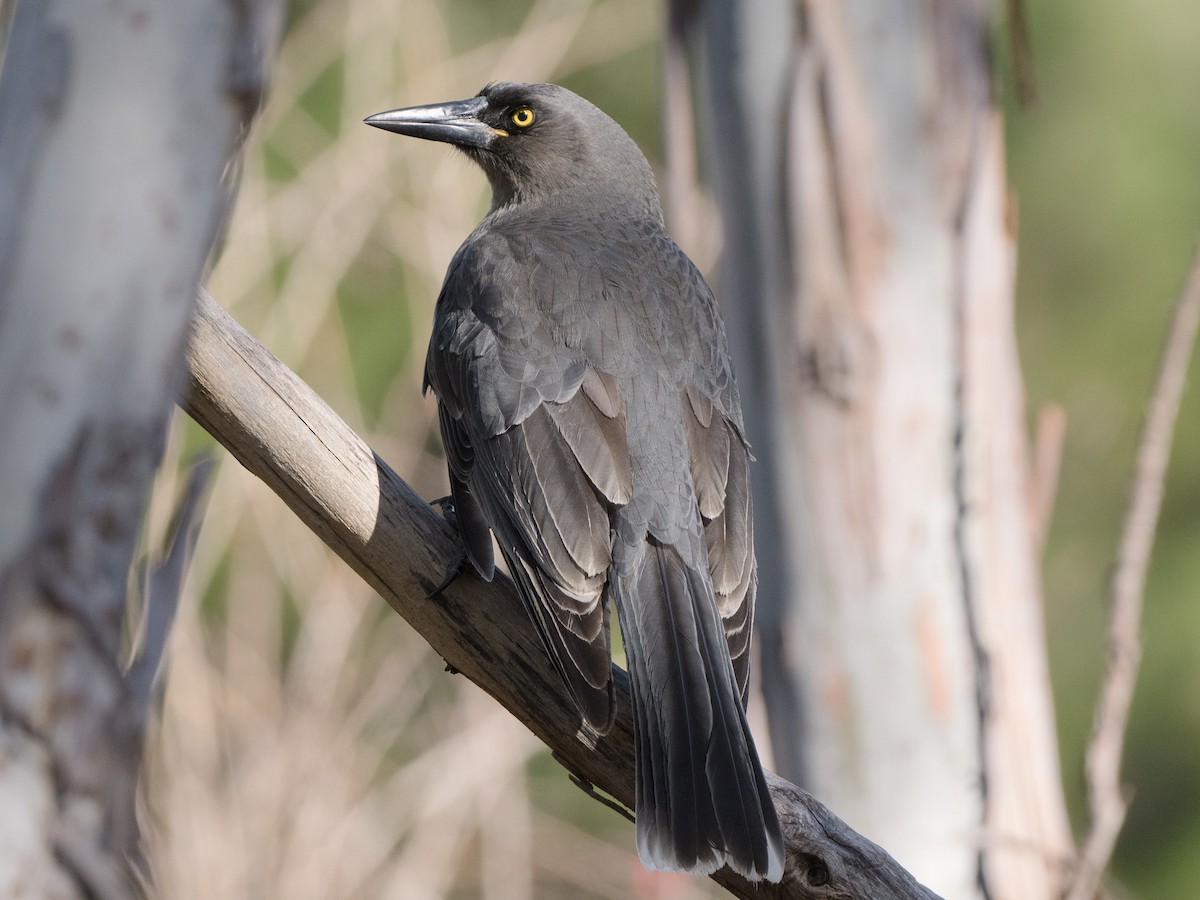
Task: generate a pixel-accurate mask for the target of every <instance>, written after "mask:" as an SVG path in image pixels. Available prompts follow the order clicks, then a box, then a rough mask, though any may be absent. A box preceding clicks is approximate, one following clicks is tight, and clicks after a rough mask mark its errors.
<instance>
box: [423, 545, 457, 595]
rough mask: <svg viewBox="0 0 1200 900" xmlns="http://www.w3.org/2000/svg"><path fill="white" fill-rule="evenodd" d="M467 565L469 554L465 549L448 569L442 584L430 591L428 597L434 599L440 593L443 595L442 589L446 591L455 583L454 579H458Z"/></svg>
mask: <svg viewBox="0 0 1200 900" xmlns="http://www.w3.org/2000/svg"><path fill="white" fill-rule="evenodd" d="M466 567H467V554H466V551H465V550H464V551H463V552H462V553H460V554H459V556H458V559H457V560H455V561H454V562H453V563H452V564H451V566H450V568H449V569H448V570H447V571H446V577H445V578H443V579H442V582H441V584H439V585H438V586H437V587H435V588H434V589H433V590H432V591H430V592H429V594H428V595H427V597H426V599H427V600H433V599H435V598H436V597H438V596H439V595H441V593H442V591H444V590H445V589H446V588H448V587H450V585H451V584H453V582H454V579H456V578H457V577H458V576H459V575H461V574H462V573H463V569H465V568H466Z"/></svg>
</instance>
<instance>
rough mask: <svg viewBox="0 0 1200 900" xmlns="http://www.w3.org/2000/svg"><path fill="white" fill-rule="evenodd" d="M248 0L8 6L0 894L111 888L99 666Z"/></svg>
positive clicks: (111, 826) (107, 719)
mask: <svg viewBox="0 0 1200 900" xmlns="http://www.w3.org/2000/svg"><path fill="white" fill-rule="evenodd" d="M270 9H272V6H271V4H269V3H262V4H258V3H240V2H232V0H187V2H180V3H172V4H167V5H165V6H164V5H160V4H156V3H153V2H150V0H123V2H119V3H116V4H100V3H92V2H80V3H76V2H58V0H43V2H25V0H23V2H21V3H19V4H17V8H16V10H15V13H14V18H13V20H12V27H11V33H10V36H9V41H8V46H7V51H6V54H5V58H4V69H3V73H2V74H0V422H3V423H4V426H3V429H2V430H0V509H3V510H4V514H3V516H0V809H3V810H4V815H3V816H2V817H0V894H2V895H3V896H5V897H31V898H33V897H37V898H74V897H99V898H117V897H125V896H132V895H133V889H132V881H131V879H130V877H129V874H128V872H127V870H126V861H127V859H128V858H129V857H130V856H131V855H132V853H133V852H134V850H135V847H136V842H137V824H136V821H135V817H134V787H135V784H136V779H137V767H138V761H139V760H140V756H141V754H140V747H141V725H140V722H141V711H140V710H136V709H134V708H133V704H132V703H131V702H130V692H129V690H128V687H127V684H126V681H125V677H124V675H123V673H122V672H121V670H120V668H119V666H118V659H117V656H118V650H119V646H120V642H121V635H122V620H123V616H124V611H125V601H126V590H127V583H128V578H129V569H130V563H131V560H132V557H133V553H134V547H135V542H136V538H137V534H138V529H139V527H140V525H141V518H142V512H143V508H144V505H145V498H146V492H147V489H148V487H149V484H150V479H151V476H152V474H153V472H154V469H155V467H156V466H157V464H158V460H159V457H160V454H161V450H162V444H163V437H164V432H165V426H166V423H167V417H168V415H169V413H170V409H171V404H172V402H173V401H174V399H175V396H176V393H177V390H178V388H179V387H180V385H181V365H182V354H181V349H182V345H183V340H184V336H185V330H186V325H187V320H188V314H189V312H190V310H191V307H192V301H193V297H194V293H195V285H196V284H197V282H198V280H199V278H200V275H201V272H202V270H203V267H204V263H205V259H206V258H207V256H208V253H209V249H210V247H211V245H212V241H213V237H214V235H215V234H216V231H217V228H218V226H219V223H220V222H221V220H222V216H223V211H224V207H225V202H226V201H225V192H223V190H222V186H221V181H222V173H223V171H224V170H225V166H226V162H227V160H228V158H229V155H230V153H231V152H232V151H233V150H234V148H235V147H236V145H237V141H238V137H239V134H240V133H241V131H242V129H243V126H244V124H245V123H246V122H247V121H248V116H249V113H250V112H252V111H253V109H254V108H255V107H256V106H257V98H258V93H259V90H260V89H261V85H262V72H263V67H262V60H263V51H264V49H265V48H266V47H269V46H270V43H271V42H270V40H269V37H268V36H269V35H270V34H272V33H273V28H272V27H271V22H272V18H273V17H272V16H270V15H264V13H265V11H267V10H270Z"/></svg>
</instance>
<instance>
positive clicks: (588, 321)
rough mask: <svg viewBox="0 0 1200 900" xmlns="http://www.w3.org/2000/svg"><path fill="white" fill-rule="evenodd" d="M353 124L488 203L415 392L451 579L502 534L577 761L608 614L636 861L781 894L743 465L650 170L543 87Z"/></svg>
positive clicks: (608, 702) (589, 730) (606, 649)
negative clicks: (470, 170) (759, 702)
mask: <svg viewBox="0 0 1200 900" xmlns="http://www.w3.org/2000/svg"><path fill="white" fill-rule="evenodd" d="M364 121H365V122H366V123H367V124H369V125H372V126H375V127H378V128H382V129H384V130H387V131H390V132H394V133H397V134H401V135H408V136H411V137H417V138H424V139H427V140H433V141H441V142H445V143H449V144H451V145H453V146H455V147H457V148H458V149H459V150H461V151H463V152H465V153H466V155H467V156H468V157H469V158H470V159H471V160H472V161H474V162H475V163H476V164H478V166H479V167H480V168H481V169H482V170H483V172H484V173H485V175H486V176H487V179H488V181H489V183H490V185H491V189H492V203H491V207H490V209H489V210H488V212H487V214H486V215H485V216H484V218H483V220H482V221H481V222H480V223H479V225H478V226H477V227H476V228H475V230H474V231H472V232H471V233H470V235H469V236H468V237H467V238H466V240H465V241H464V242H463V244H462V246H461V247H460V248H459V249H458V251H457V252H456V253H455V254H454V256H453V258H452V260H451V262H450V264H449V268H448V270H447V272H446V277H445V281H444V283H443V286H442V289H441V292H440V294H439V295H438V298H437V302H436V305H435V308H434V322H433V330H432V334H431V337H430V341H429V350H428V354H427V357H426V363H425V375H424V385H423V391H425V392H428V391H429V390H432V391H433V393H434V394H435V396H436V398H437V409H438V420H439V426H440V430H441V436H442V442H443V446H444V448H445V453H446V460H447V469H448V473H449V479H450V498H451V502H452V504H453V509H454V516H453V519H454V521H455V522H456V523H457V530H458V533H459V536H460V538H461V540H462V544H463V546H464V548H465V557H466V559H469V560H470V563H471V566H472V567H473V568H474V570H475V571H476V572H477V573H478V574H479V575H480V576H481V577H482V578H484V579H486V580H491V579H492V577H493V576H494V573H495V570H496V563H495V559H494V553H493V543H492V535H493V534H494V535H495V538H496V545H497V546H498V547H499V549H500V552H501V554H502V556H503V557H504V560H505V563H506V565H507V568H508V571H509V572H510V573H511V575H512V577H513V580H514V582H515V583H516V585H517V588H518V592H519V594H520V596H521V599H522V603H523V605H524V607H525V610H526V612H527V613H528V615H529V617H530V618H531V619H532V620H533V623H534V625H535V626H536V629H537V631H538V634H539V635H540V637H541V641H542V644H543V646H544V647H545V649H546V651H547V653H548V655H549V657H550V660H551V662H552V663H553V665H554V667H555V669H556V670H557V671H558V674H559V675H560V676H561V678H562V681H563V683H564V685H565V687H566V689H567V691H568V693H569V694H570V696H571V698H572V700H573V701H574V703H575V705H576V706H577V708H578V710H579V714H580V719H581V728H580V737H581V738H582V739H583V740H585V741H587V742H589V743H593V744H594V741H595V739H596V738H597V737H598V736H600V735H603V734H604V733H606V732H607V731H608V730H609V728H610V727H611V725H612V723H613V720H614V715H615V701H614V694H613V683H612V677H611V666H612V661H611V638H610V621H609V616H610V607H612V606H614V605H615V608H616V612H617V617H618V624H619V627H620V632H621V638H622V640H623V643H624V647H625V652H626V658H627V663H628V670H629V676H630V686H631V698H632V699H631V705H632V715H633V723H634V744H635V748H634V749H635V754H634V756H635V761H634V764H635V785H636V788H635V803H634V813H635V822H636V826H635V832H636V843H637V849H638V855H639V857H640V859H641V862H642V864H643V865H644V866H645V867H646V868H648V869H652V870H655V869H658V870H676V871H686V872H692V873H698V874H711V873H712V872H714V871H716V870H717V869H719V868H721V867H722V866H726V865H728V866H729V867H731V868H732V869H733V870H734V871H736V872H738V873H740V874H741V875H743V876H744V877H746V878H747V879H750V880H755V881H761V880H766V881H774V882H777V881H779V880H780V879H781V877H782V874H783V868H784V844H783V838H782V834H781V829H780V825H779V819H778V816H777V813H776V810H775V807H774V805H773V803H772V800H771V794H770V791H769V789H768V787H767V783H766V779H765V777H764V774H763V768H762V765H761V763H760V762H759V759H758V754H757V751H756V749H755V746H754V740H753V737H752V736H751V733H750V728H749V725H748V724H747V720H746V713H745V702H746V695H747V686H748V682H749V672H750V637H751V629H752V622H753V615H754V602H755V594H756V591H757V573H756V562H755V557H754V545H753V542H754V536H753V517H752V504H751V494H750V481H749V468H750V461H751V452H750V445H749V443H748V442H747V439H746V436H745V429H744V426H743V420H742V412H741V403H740V400H739V396H738V391H737V385H736V382H735V380H734V374H733V369H732V365H731V362H730V355H729V349H728V343H727V340H726V337H725V332H724V326H723V324H722V321H721V318H720V315H719V312H718V307H717V303H716V300H715V298H714V295H713V292H712V290H711V289H710V288H709V286H708V284H707V283H706V281H705V280H704V278H703V276H702V275H701V274H700V271H699V270H698V269H697V267H696V266H695V265H694V264H693V262H692V261H691V260H690V259H689V258H688V257H687V255H686V254H685V253H684V252H683V251H682V250H681V249H680V248H679V247H678V246H677V245H676V243H675V242H674V241H673V240H672V239H671V237H670V236H669V235H668V233H667V230H666V227H665V225H664V221H663V211H662V205H661V202H660V200H659V196H658V191H657V188H656V186H655V180H654V175H653V172H652V170H651V167H650V165H649V163H648V162H647V160H646V157H645V156H644V155H643V154H642V152H641V150H640V149H639V148H638V146H637V144H636V143H635V142H634V141H633V139H632V138H630V137H629V135H628V134H627V133H626V132H625V131H624V129H622V128H621V126H620V125H619V124H618V123H617V122H616V121H614V120H613V119H612V118H610V117H609V116H608V115H606V114H605V113H604V112H603V111H601V110H600V109H599V108H598V107H596V106H595V105H593V104H592V103H591V102H589V101H588V100H586V99H584V98H583V97H580V96H579V95H577V94H575V93H573V92H571V91H569V90H567V89H566V88H563V87H560V86H558V85H553V84H520V83H513V82H499V83H492V84H489V85H487V86H485V87H484V88H483V89H482V90H481V91H480V92H479V93H478V94H477V95H476V96H474V97H471V98H469V99H466V100H458V101H453V102H447V103H436V104H428V105H422V106H414V107H408V108H403V109H393V110H389V111H387V112H381V113H378V114H375V115H372V116H369V117H367V118H366V119H365V120H364Z"/></svg>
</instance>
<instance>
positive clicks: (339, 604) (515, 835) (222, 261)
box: [142, 0, 713, 900]
mask: <svg viewBox="0 0 1200 900" xmlns="http://www.w3.org/2000/svg"><path fill="white" fill-rule="evenodd" d="M510 6H511V7H512V12H513V13H514V14H517V13H519V17H518V18H517V19H514V20H513V21H512V22H511V25H512V28H511V30H510V31H508V32H506V33H504V34H495V33H494V31H489V29H488V28H486V27H482V26H481V25H480V24H479V23H476V24H475V26H474V31H475V35H474V36H472V35H471V33H470V32H471V30H472V27H471V23H472V20H471V18H470V12H471V10H472V9H473V7H472V5H471V4H460V5H458V6H453V5H447V4H445V3H435V2H430V0H416V2H406V3H395V2H392V3H383V2H378V0H331V2H323V3H319V4H315V5H311V6H309V7H307V8H305V9H299V8H294V9H292V11H291V16H292V20H291V21H290V23H289V26H288V28H287V31H286V34H285V38H284V41H283V43H282V46H281V48H280V52H279V55H278V59H277V65H276V68H275V75H274V83H273V86H272V88H271V93H270V96H269V101H268V104H267V107H266V109H265V110H264V112H263V115H262V117H261V119H260V121H259V122H258V124H257V125H256V127H255V130H254V133H253V134H252V135H251V137H250V141H249V143H248V148H247V155H246V161H245V170H244V175H243V182H242V187H241V192H240V195H239V198H238V201H237V206H236V210H235V212H234V215H233V218H232V221H231V223H230V226H229V230H228V234H227V236H226V239H225V245H224V250H223V252H222V254H221V255H220V257H219V260H218V262H217V264H216V267H215V269H214V271H213V273H212V276H211V278H210V279H209V288H210V290H211V292H212V293H213V295H214V296H216V297H217V298H218V300H219V301H220V302H221V303H223V304H224V305H225V306H226V307H227V308H229V309H230V310H231V311H232V312H233V314H234V316H235V317H237V318H238V319H239V320H240V321H241V322H242V323H243V324H244V325H245V326H246V327H247V328H248V329H249V330H250V331H251V332H252V333H253V334H255V335H256V336H257V337H258V338H259V339H260V340H261V341H262V342H263V343H264V344H266V345H267V346H268V347H269V348H270V349H271V350H272V351H273V352H274V353H276V355H278V356H279V357H280V358H282V359H283V360H284V361H285V362H286V363H287V364H288V365H290V366H291V367H292V368H294V369H296V370H297V371H298V372H299V373H300V374H301V376H302V377H304V378H305V379H306V380H307V381H309V383H310V384H312V385H313V386H314V387H315V388H316V389H317V390H318V391H319V392H320V393H321V394H322V395H323V396H324V397H325V398H326V399H327V400H328V401H329V402H330V403H331V404H332V405H333V407H334V408H335V409H336V410H337V411H338V412H339V413H340V414H341V415H342V416H343V417H344V418H345V419H346V420H347V421H349V422H350V423H351V425H353V426H354V427H355V428H356V429H358V430H359V431H360V433H362V434H363V435H364V436H365V437H366V439H367V440H368V441H369V442H370V443H371V444H372V445H373V446H374V447H375V448H376V450H377V451H379V452H380V453H381V454H382V455H383V456H384V457H385V458H386V459H387V460H388V461H389V462H390V463H391V464H392V465H393V466H394V467H395V468H396V469H397V471H399V472H400V473H401V475H402V476H404V477H405V478H406V479H407V480H409V481H410V483H412V484H413V485H414V486H415V487H416V488H417V490H419V491H421V492H422V493H423V494H424V495H425V496H429V497H434V496H439V495H440V494H442V493H444V492H445V480H444V479H445V476H444V473H443V462H442V459H441V456H440V447H439V443H438V441H437V438H436V428H435V414H434V409H433V405H432V402H431V401H422V400H421V399H420V383H421V364H422V362H423V357H424V344H425V341H426V339H427V335H428V327H429V322H430V319H431V316H432V306H433V301H434V299H435V297H436V295H437V290H438V287H439V285H440V282H441V278H442V274H443V272H444V270H445V266H446V263H447V262H448V260H449V258H450V256H451V254H452V253H453V251H454V249H455V248H456V247H457V246H458V244H459V243H460V241H461V240H462V238H463V237H464V236H465V235H466V234H467V233H468V232H469V231H470V229H471V228H472V227H473V226H474V224H475V222H476V221H477V220H478V218H479V216H480V214H481V212H482V211H483V210H484V209H485V208H486V202H487V201H486V185H485V182H484V180H483V178H482V177H481V176H479V175H477V174H476V173H475V172H473V171H472V170H471V167H470V166H469V164H468V163H467V162H466V161H465V159H463V158H461V157H459V156H458V155H456V154H454V153H451V152H450V151H449V150H447V149H446V148H445V147H442V146H435V145H425V144H423V143H422V142H418V141H406V142H404V143H403V144H401V143H400V142H399V140H398V139H396V138H394V137H390V136H387V135H384V134H382V133H380V132H378V131H374V130H372V129H369V128H366V127H363V126H362V125H361V124H360V122H361V119H362V117H363V116H365V115H367V114H370V113H372V112H377V111H379V110H383V109H388V108H391V107H394V106H399V105H408V104H412V103H420V102H432V101H435V100H443V99H454V98H459V97H465V96H470V95H471V94H473V93H474V92H475V91H476V90H478V88H479V87H480V86H481V85H482V84H484V83H485V82H487V81H489V80H493V79H510V80H561V79H564V78H570V77H571V76H572V74H573V73H577V72H580V71H582V70H585V69H588V68H594V67H597V66H604V65H609V64H617V65H620V62H621V60H622V58H623V57H625V56H626V55H627V54H629V53H630V52H632V51H636V50H637V49H638V48H645V47H646V46H647V45H651V44H652V43H653V42H655V41H656V40H657V37H658V34H659V31H660V23H659V21H658V16H659V10H658V9H657V8H656V7H655V6H654V5H650V4H644V3H640V2H637V0H601V2H571V0H550V2H534V3H532V4H528V3H524V4H515V5H513V4H510ZM455 17H458V18H457V19H455ZM464 22H465V23H466V24H465V26H464ZM646 90H647V92H649V93H651V94H654V93H657V90H658V87H657V85H656V84H654V85H647V86H646ZM207 443H209V442H208V441H207V440H206V439H205V437H204V436H203V435H202V433H201V432H199V430H198V429H197V428H196V427H195V426H194V425H192V424H190V423H188V422H187V421H186V419H185V418H184V417H183V416H182V415H180V416H178V417H177V421H176V422H175V424H174V426H173V430H172V436H171V440H170V446H169V448H168V461H167V465H166V466H164V469H163V473H162V475H161V476H160V479H159V483H158V485H157V486H156V490H155V494H154V499H153V501H152V510H151V515H150V517H149V524H148V527H147V537H146V542H147V545H148V546H149V547H155V546H159V545H160V544H161V541H162V535H163V533H164V532H165V529H166V526H167V522H168V520H169V517H170V513H171V509H172V506H173V504H174V498H175V494H176V493H177V491H178V489H179V487H180V481H179V478H180V476H179V472H180V468H181V466H182V465H183V464H184V460H185V457H186V455H187V453H188V452H190V451H191V450H193V449H195V448H196V447H197V446H202V445H206V444H207ZM219 455H221V464H220V466H219V469H218V474H217V477H216V478H215V481H214V484H213V486H212V490H211V496H210V499H209V503H208V507H207V512H206V515H205V519H204V525H203V528H202V530H201V533H200V538H199V542H198V546H197V550H196V555H195V560H194V562H193V564H192V571H191V575H190V578H189V587H188V589H187V591H186V593H185V597H184V601H183V604H182V607H181V610H180V613H179V618H178V621H177V623H176V626H175V629H174V632H173V634H172V637H171V643H170V647H169V651H168V665H169V670H168V677H167V679H166V682H165V685H164V698H163V703H162V707H161V716H160V718H159V720H158V721H157V722H156V723H155V726H154V728H153V731H152V734H151V739H150V743H149V747H148V751H147V764H146V772H145V779H144V790H143V797H142V802H143V808H144V816H143V819H144V823H145V830H146V843H147V850H148V856H149V862H150V867H151V869H152V871H153V875H154V880H155V887H154V893H155V894H156V895H158V896H161V897H165V898H176V900H190V898H274V897H280V898H289V900H291V898H295V900H308V898H313V900H316V898H372V897H385V898H392V897H395V898H413V900H421V898H441V897H455V898H458V897H462V898H467V897H481V898H489V900H493V898H494V900H502V898H503V900H508V898H513V900H516V898H526V897H535V896H536V897H572V898H574V897H581V898H590V897H595V898H603V897H613V898H616V897H630V896H634V897H664V898H665V897H671V898H679V900H683V898H693V897H707V896H710V895H712V894H713V889H712V888H710V887H709V886H708V884H707V883H706V882H705V881H704V880H702V879H689V878H686V877H674V878H671V877H657V878H656V877H649V876H647V875H646V874H645V873H644V872H642V871H641V869H640V867H639V866H638V864H637V862H636V857H635V855H634V853H633V832H632V826H630V825H628V824H627V823H625V822H624V821H623V820H621V819H619V818H618V817H616V816H615V815H613V814H612V813H610V812H608V811H606V810H603V809H601V808H600V807H599V806H598V805H597V804H595V803H593V802H592V801H590V800H587V799H586V798H584V797H583V796H582V794H580V793H579V792H578V791H577V790H576V789H575V788H574V787H572V786H570V785H569V783H568V782H567V780H566V777H565V775H564V773H563V772H562V771H561V769H559V768H558V766H557V765H556V764H554V763H552V762H551V761H549V759H548V757H547V756H546V753H545V751H544V749H543V748H542V746H541V745H540V743H539V742H538V741H536V740H535V739H534V738H533V737H532V736H531V735H530V734H529V733H528V732H526V731H525V730H524V729H523V728H522V727H521V726H519V725H518V724H516V723H515V722H514V721H513V720H511V719H510V717H509V716H508V715H507V714H506V713H505V712H504V711H503V710H501V709H500V707H499V706H498V705H497V704H495V703H494V702H493V701H492V700H491V699H490V698H488V697H487V696H485V695H484V694H482V693H481V692H480V691H479V690H478V689H476V688H475V687H474V686H472V685H470V684H469V683H467V682H466V681H465V680H464V679H462V678H458V677H453V676H450V675H448V674H446V673H445V672H444V671H443V664H442V661H441V660H440V659H439V658H438V657H437V656H436V655H435V654H434V653H433V652H432V651H431V650H430V649H429V647H428V646H427V645H426V644H425V643H424V641H422V640H421V639H420V638H419V637H417V636H416V635H415V634H413V633H412V631H411V630H410V629H409V628H408V626H407V625H405V623H404V622H403V621H402V620H400V619H399V617H397V616H396V615H395V614H394V613H393V612H392V611H391V610H390V608H388V607H387V606H386V605H385V604H384V603H382V601H380V600H379V598H378V597H376V596H375V595H374V593H373V592H372V591H370V590H369V589H368V588H367V587H366V586H365V585H364V584H363V583H362V582H361V581H359V580H358V578H357V577H356V576H354V575H353V574H352V573H351V572H350V571H349V569H347V567H346V566H345V565H343V564H342V563H341V562H340V560H338V559H337V558H336V557H334V556H333V555H332V554H331V553H330V552H329V551H328V550H326V549H325V547H324V545H322V544H321V543H320V541H319V540H318V539H317V538H316V537H315V536H314V535H312V534H311V533H310V532H309V531H307V529H305V528H304V527H303V526H302V525H301V524H300V523H299V522H298V521H297V520H296V519H295V518H294V517H293V516H292V514H291V513H290V512H289V511H288V509H287V508H286V507H285V506H284V504H283V503H282V502H281V501H280V500H279V499H278V498H276V497H275V496H274V495H273V494H272V493H271V492H270V491H269V490H268V489H267V488H266V487H265V486H264V485H263V484H261V483H260V482H258V481H257V480H256V479H254V478H253V477H252V476H250V475H248V474H247V473H246V472H245V471H243V470H242V469H241V468H240V467H239V466H238V465H237V464H236V463H235V462H233V461H232V460H231V459H229V458H228V457H225V456H224V455H223V454H220V453H219Z"/></svg>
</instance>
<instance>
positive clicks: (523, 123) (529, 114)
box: [509, 106, 533, 128]
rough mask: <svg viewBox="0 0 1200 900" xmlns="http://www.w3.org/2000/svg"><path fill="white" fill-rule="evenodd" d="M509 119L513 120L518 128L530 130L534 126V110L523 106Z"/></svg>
mask: <svg viewBox="0 0 1200 900" xmlns="http://www.w3.org/2000/svg"><path fill="white" fill-rule="evenodd" d="M509 118H511V119H512V123H513V124H514V125H516V126H517V127H518V128H528V127H529V126H530V125H532V124H533V110H532V109H530V108H529V107H528V106H522V107H521V108H520V109H518V110H517V111H516V112H514V113H513V114H512V115H511V116H510V117H509Z"/></svg>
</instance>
